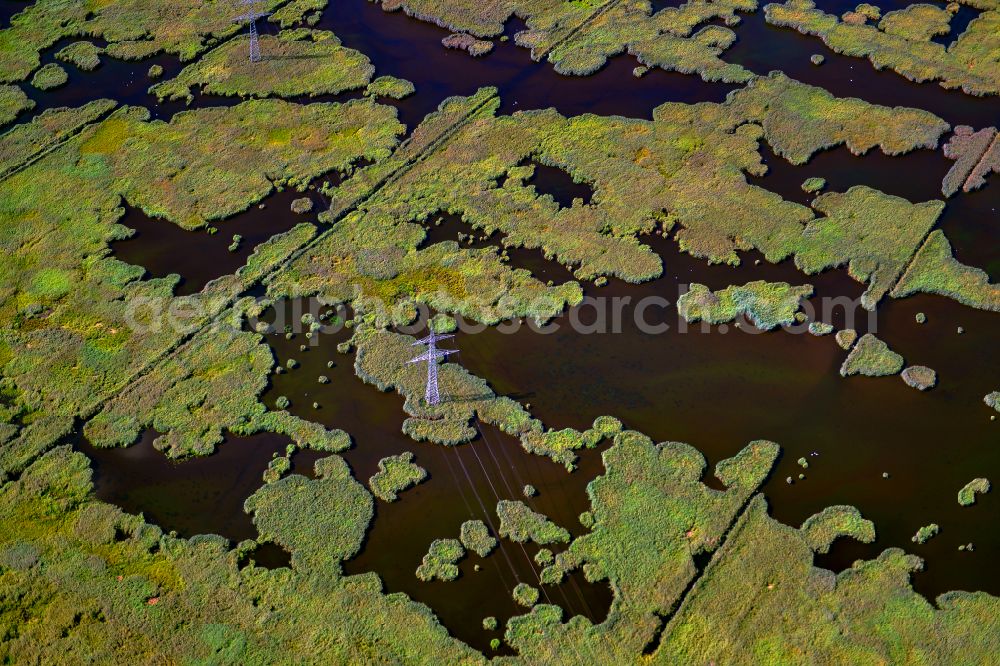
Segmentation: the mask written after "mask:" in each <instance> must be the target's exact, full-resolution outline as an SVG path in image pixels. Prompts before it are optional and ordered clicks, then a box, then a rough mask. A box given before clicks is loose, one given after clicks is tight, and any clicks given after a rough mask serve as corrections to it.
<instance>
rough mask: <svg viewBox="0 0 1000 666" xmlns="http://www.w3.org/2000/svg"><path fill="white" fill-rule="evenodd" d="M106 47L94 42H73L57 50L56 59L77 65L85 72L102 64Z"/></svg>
mask: <svg viewBox="0 0 1000 666" xmlns="http://www.w3.org/2000/svg"><path fill="white" fill-rule="evenodd" d="M103 53H104V49H102V48H101V47H99V46H97V45H95V44H94V43H93V42H73V43H72V44H70V45H69V46H67V47H65V48H63V49H61V50H59V51H57V52H56V59H57V60H61V61H63V62H68V63H71V64H73V65H76V66H77V68H79V69H82V70H83V71H85V72H90V71H93V70H95V69H97V68H98V67H100V66H101V54H103Z"/></svg>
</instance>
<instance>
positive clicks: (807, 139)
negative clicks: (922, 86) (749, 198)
mask: <svg viewBox="0 0 1000 666" xmlns="http://www.w3.org/2000/svg"><path fill="white" fill-rule="evenodd" d="M773 6H774V5H769V7H773ZM726 103H727V106H730V107H732V108H733V111H734V113H735V114H737V115H740V116H742V117H745V118H747V119H748V120H753V121H756V122H759V123H760V124H761V126H762V127H763V128H764V136H765V138H766V139H767V142H768V143H769V144H771V146H772V147H773V148H774V152H775V153H777V154H778V155H781V156H782V157H784V158H785V159H787V160H788V161H789V162H791V163H792V164H805V163H806V161H808V159H809V157H810V156H811V155H812V154H813V153H815V152H816V151H818V150H822V149H825V148H832V147H834V146H839V145H841V144H844V145H846V146H847V148H848V150H850V151H851V152H852V153H853V154H855V155H863V154H865V153H867V152H868V151H869V150H871V149H872V148H874V147H875V146H878V147H879V148H880V149H881V150H882V152H883V153H885V154H886V155H899V154H902V153H906V152H909V151H911V150H914V149H916V148H936V147H937V144H938V139H939V138H940V137H941V135H942V134H944V133H945V132H946V131H947V130H948V123H946V122H945V121H943V120H941V119H940V118H938V117H937V116H935V115H934V114H932V113H930V112H928V111H923V110H920V109H912V108H907V107H900V106H896V107H890V106H881V105H877V104H870V103H868V102H865V101H864V100H861V99H857V98H854V97H834V96H833V95H832V94H830V93H829V92H827V91H826V90H824V89H823V88H818V87H815V86H808V85H805V84H802V83H799V82H798V81H795V80H794V79H790V78H788V77H787V76H785V75H784V74H782V73H780V72H772V73H771V74H770V75H768V76H765V77H758V78H756V79H754V80H753V81H751V82H750V84H749V85H747V86H746V87H745V88H742V89H739V90H736V91H733V92H732V93H731V94H730V95H729V98H728V99H727V102H726Z"/></svg>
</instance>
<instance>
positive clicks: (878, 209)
mask: <svg viewBox="0 0 1000 666" xmlns="http://www.w3.org/2000/svg"><path fill="white" fill-rule="evenodd" d="M813 208H815V209H816V210H818V211H820V212H822V213H825V214H826V217H824V218H820V219H818V220H815V221H813V222H810V223H809V224H808V225H806V228H805V230H804V231H803V235H802V248H801V250H799V251H798V252H797V253H796V255H795V265H796V266H797V267H798V268H800V269H801V270H803V271H805V272H806V273H810V274H812V273H817V272H819V271H822V270H825V269H827V268H833V267H836V266H842V265H845V264H846V265H847V269H848V272H849V273H850V275H851V277H853V278H854V279H855V280H858V281H859V282H865V283H867V284H868V289H867V290H866V291H865V293H864V295H862V297H861V304H862V305H863V306H864V307H865V308H867V309H869V310H872V309H874V308H875V305H876V304H877V303H878V302H879V301H880V300H881V299H882V297H883V296H884V295H885V294H886V293H887V292H889V291H890V290H891V289H893V287H894V286H895V285H896V282H897V280H899V277H900V275H901V274H902V273H903V270H904V269H905V268H906V266H907V263H908V262H909V261H910V258H911V257H912V256H913V255H914V253H915V252H916V251H917V248H918V247H919V246H920V244H921V243H922V242H923V241H924V239H925V238H926V236H927V234H928V232H929V231H930V229H931V227H932V226H933V225H934V223H935V221H937V218H938V217H939V216H940V214H941V211H942V210H943V209H944V203H943V202H941V201H928V202H925V203H921V204H911V203H910V202H909V201H907V200H906V199H902V198H900V197H894V196H891V195H888V194H884V193H882V192H879V191H878V190H873V189H871V188H869V187H865V186H863V185H856V186H854V187H852V188H851V189H849V190H848V191H847V192H845V193H839V192H828V193H826V194H821V195H820V196H819V197H817V198H816V199H815V201H813Z"/></svg>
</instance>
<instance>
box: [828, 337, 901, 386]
mask: <svg viewBox="0 0 1000 666" xmlns="http://www.w3.org/2000/svg"><path fill="white" fill-rule="evenodd" d="M902 369H903V357H902V356H900V355H899V354H897V353H896V352H894V351H892V350H891V349H889V345H887V344H886V343H885V342H883V341H882V340H880V339H878V338H876V337H875V336H874V335H872V334H871V333H866V334H865V335H863V336H861V339H860V340H858V343H857V344H856V345H854V348H853V349H851V353H850V354H848V355H847V358H846V359H845V360H844V363H843V365H841V366H840V374H841V376H843V377H850V376H851V375H866V376H868V377H884V376H886V375H896V374H899V372H900V371H901V370H902Z"/></svg>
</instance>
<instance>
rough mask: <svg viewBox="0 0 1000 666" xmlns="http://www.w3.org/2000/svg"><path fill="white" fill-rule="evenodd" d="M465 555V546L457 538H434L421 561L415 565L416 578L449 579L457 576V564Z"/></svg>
mask: <svg viewBox="0 0 1000 666" xmlns="http://www.w3.org/2000/svg"><path fill="white" fill-rule="evenodd" d="M464 556H465V548H463V547H462V544H461V542H459V540H458V539H435V540H434V541H433V542H431V545H430V548H428V550H427V554H426V555H424V561H423V563H422V564H421V565H420V566H419V567H417V578H419V579H420V580H422V581H425V582H427V581H432V580H443V581H450V580H455V579H456V578H458V565H457V564H456V563H457V562H458V561H459V560H460V559H462V558H463V557H464Z"/></svg>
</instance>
